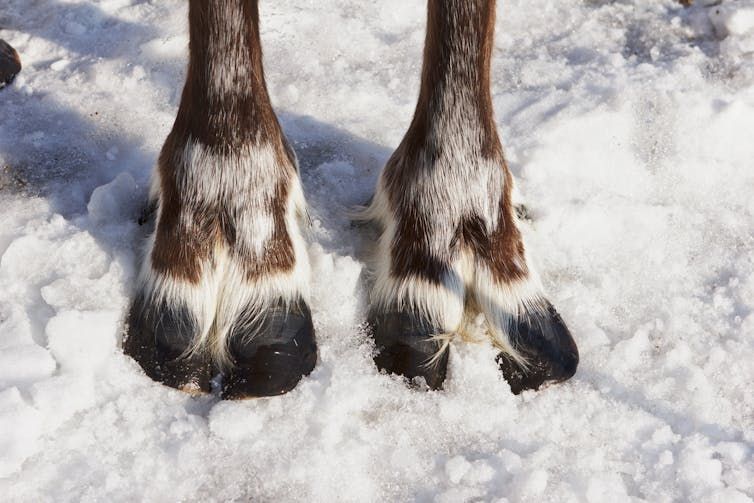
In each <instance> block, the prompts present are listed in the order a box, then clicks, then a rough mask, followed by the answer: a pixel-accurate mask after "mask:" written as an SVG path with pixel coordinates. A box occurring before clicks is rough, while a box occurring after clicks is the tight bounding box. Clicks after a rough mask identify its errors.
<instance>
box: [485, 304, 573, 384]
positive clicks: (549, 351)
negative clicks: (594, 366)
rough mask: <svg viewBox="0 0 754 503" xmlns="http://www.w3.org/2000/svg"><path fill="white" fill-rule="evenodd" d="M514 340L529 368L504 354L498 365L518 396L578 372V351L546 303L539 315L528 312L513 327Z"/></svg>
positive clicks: (499, 356) (561, 321) (561, 319)
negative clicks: (525, 391)
mask: <svg viewBox="0 0 754 503" xmlns="http://www.w3.org/2000/svg"><path fill="white" fill-rule="evenodd" d="M510 337H511V341H512V342H513V345H514V347H515V348H516V349H517V350H518V352H519V353H521V355H522V356H523V357H524V358H526V360H527V362H528V365H527V366H526V367H525V368H524V367H522V366H521V365H519V364H518V363H516V361H515V360H513V359H512V358H510V356H508V355H507V354H505V353H500V354H499V355H498V356H497V362H498V365H499V366H500V370H501V371H502V373H503V376H504V377H505V380H506V381H508V384H510V387H511V391H512V392H513V393H514V394H516V395H518V394H519V393H521V392H522V391H524V390H527V389H533V390H536V389H538V388H539V387H540V386H541V385H542V384H544V383H546V382H562V381H565V380H567V379H570V378H571V377H572V376H573V375H574V374H575V373H576V367H577V366H578V364H579V350H578V348H577V347H576V343H575V342H574V340H573V337H572V336H571V332H569V331H568V327H566V325H565V323H564V322H563V318H561V317H560V315H559V314H558V312H557V311H556V310H555V308H554V307H553V306H552V304H550V303H549V302H547V305H546V308H545V309H544V310H542V311H540V312H532V313H527V314H526V315H525V316H523V317H522V318H520V319H518V320H517V321H516V322H515V323H514V325H513V326H512V328H511V332H510Z"/></svg>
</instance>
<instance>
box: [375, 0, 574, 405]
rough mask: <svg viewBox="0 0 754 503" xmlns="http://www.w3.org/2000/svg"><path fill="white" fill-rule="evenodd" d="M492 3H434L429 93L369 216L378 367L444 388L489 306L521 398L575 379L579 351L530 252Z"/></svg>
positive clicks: (425, 90)
mask: <svg viewBox="0 0 754 503" xmlns="http://www.w3.org/2000/svg"><path fill="white" fill-rule="evenodd" d="M494 23H495V1H494V0H442V1H441V0H429V2H428V17H427V36H426V43H425V49H424V64H423V69H422V81H421V91H420V95H419V102H418V105H417V108H416V112H415V114H414V118H413V121H412V123H411V125H410V127H409V130H408V132H407V133H406V136H405V137H404V139H403V141H402V142H401V144H400V145H399V146H398V148H397V150H396V151H395V153H394V154H393V156H392V157H391V158H390V159H389V161H388V163H387V165H386V167H385V169H384V171H383V173H382V175H381V177H380V179H379V181H378V186H377V191H376V195H375V198H374V200H373V202H372V205H371V206H370V208H369V209H368V212H367V216H368V217H370V218H373V219H375V220H376V221H377V222H379V223H380V224H381V226H382V235H381V238H380V241H379V245H378V248H379V249H378V263H377V265H376V267H375V269H376V270H375V287H374V290H373V292H372V295H371V306H370V312H369V321H370V324H371V326H372V331H373V335H374V338H375V343H376V346H377V356H376V357H375V362H376V363H377V365H378V366H379V367H380V368H382V369H386V370H388V371H390V372H394V373H397V374H401V375H404V376H407V377H423V378H424V379H425V380H426V381H427V384H428V385H429V386H430V387H431V388H433V389H436V388H439V387H440V386H441V385H442V382H443V380H444V379H445V368H446V365H447V359H448V355H447V344H444V341H446V340H447V339H448V337H450V336H452V334H454V333H458V332H459V331H462V330H463V326H462V325H463V323H464V319H467V318H466V317H465V316H464V313H468V312H469V311H473V310H479V311H481V312H482V313H483V314H484V315H485V317H486V320H487V325H488V327H489V332H490V334H491V336H492V338H493V341H494V342H495V344H496V345H497V346H498V347H499V348H500V349H501V355H500V357H499V362H500V367H501V369H502V371H503V373H504V375H505V377H506V379H508V381H509V382H510V383H511V387H512V389H513V390H514V392H518V391H520V390H521V389H526V388H536V387H538V386H539V385H540V384H541V383H543V382H545V381H548V380H556V381H557V380H564V379H567V378H568V377H570V376H571V375H573V372H575V369H576V365H577V362H578V351H577V350H576V346H575V344H574V342H573V339H572V338H571V336H570V333H569V332H568V329H567V328H566V327H565V324H564V323H563V322H562V319H561V318H560V317H559V316H558V315H557V313H556V312H555V310H554V309H553V308H552V306H551V305H550V303H549V302H548V301H547V300H546V298H545V295H544V293H543V290H542V286H541V284H540V282H539V280H538V278H537V275H536V273H535V272H534V271H533V269H532V267H531V263H530V261H529V260H528V259H527V257H526V253H525V248H524V244H523V241H522V238H521V234H520V232H519V231H518V228H517V217H516V215H515V212H514V208H513V204H512V201H511V191H512V185H513V184H512V177H511V175H510V172H509V170H508V168H507V166H506V164H505V159H504V157H503V151H502V147H501V144H500V140H499V137H498V134H497V130H496V127H495V122H494V118H493V111H492V99H491V96H490V57H491V51H492V37H493V34H494Z"/></svg>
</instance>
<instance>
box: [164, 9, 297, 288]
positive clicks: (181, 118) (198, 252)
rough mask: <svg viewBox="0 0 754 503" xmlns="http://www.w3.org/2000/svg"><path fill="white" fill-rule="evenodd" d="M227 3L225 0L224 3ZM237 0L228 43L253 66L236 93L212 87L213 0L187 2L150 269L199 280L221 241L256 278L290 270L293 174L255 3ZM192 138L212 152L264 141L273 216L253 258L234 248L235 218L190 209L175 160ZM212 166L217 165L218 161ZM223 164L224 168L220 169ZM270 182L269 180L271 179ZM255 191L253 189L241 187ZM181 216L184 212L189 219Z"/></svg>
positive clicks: (221, 210)
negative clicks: (237, 30)
mask: <svg viewBox="0 0 754 503" xmlns="http://www.w3.org/2000/svg"><path fill="white" fill-rule="evenodd" d="M223 1H226V0H223ZM227 1H240V5H241V8H242V11H243V16H244V20H243V23H244V28H245V29H244V34H245V35H244V37H243V38H241V39H238V40H230V41H228V43H229V44H232V45H233V46H234V48H236V49H238V48H241V50H243V51H247V54H248V56H249V60H250V61H251V65H249V67H248V68H245V69H244V70H245V75H244V77H245V80H244V82H243V86H240V88H241V89H243V91H242V92H236V93H224V94H219V95H218V94H217V93H213V92H210V87H211V83H210V79H212V77H213V76H212V75H210V74H209V73H210V72H209V71H208V69H209V68H211V65H210V54H209V51H208V47H209V44H210V40H211V39H212V38H213V37H214V40H217V39H219V37H220V35H219V34H218V33H216V32H217V31H220V30H222V29H223V20H222V19H220V16H219V15H218V8H217V5H214V6H213V3H214V2H213V0H191V1H190V4H189V31H190V40H191V42H190V47H189V51H190V59H189V65H188V74H187V78H186V84H185V86H184V89H183V94H182V96H181V104H180V107H179V109H178V114H177V117H176V120H175V124H174V125H173V129H172V131H171V133H170V135H169V136H168V138H167V140H166V142H165V145H164V147H163V149H162V152H161V154H160V158H159V161H158V170H159V174H160V181H161V187H160V190H161V212H160V220H159V222H158V225H157V232H156V237H155V246H154V249H153V252H152V264H153V268H154V269H155V271H157V272H160V273H163V274H167V275H170V276H172V277H175V278H178V279H183V280H186V281H189V282H192V283H197V282H198V281H199V279H200V276H201V267H202V264H203V263H205V262H207V261H210V262H211V259H212V254H213V251H214V249H215V247H216V246H217V245H218V244H224V245H226V246H227V247H229V248H230V249H231V250H232V254H233V255H234V256H235V257H236V258H240V259H241V262H242V264H244V267H245V269H246V273H247V277H248V278H249V279H254V278H257V277H259V276H263V275H265V274H269V273H272V272H276V271H287V270H290V269H292V268H293V265H294V260H295V259H294V253H293V245H292V243H291V239H290V237H289V236H288V234H287V232H286V225H285V202H286V200H287V196H288V190H289V189H288V182H289V181H290V179H291V177H293V176H294V175H295V168H294V166H295V160H294V155H293V152H292V151H291V149H290V148H289V147H288V145H287V144H286V141H285V138H284V136H283V132H282V129H281V127H280V124H279V122H278V120H277V117H276V116H275V113H274V112H273V109H272V105H271V103H270V99H269V95H268V92H267V87H266V85H265V80H264V70H263V67H262V48H261V43H260V38H259V11H258V2H257V0H252V1H241V0H227ZM192 141H193V142H197V143H200V144H201V145H203V147H204V148H205V149H206V150H207V151H209V152H211V153H214V154H216V155H218V156H226V155H229V154H232V153H234V152H238V151H239V150H240V149H241V148H242V147H246V146H257V145H260V144H270V145H272V146H273V148H274V150H275V153H276V157H277V159H278V164H279V165H280V166H281V168H282V169H281V172H280V176H279V179H278V181H277V182H276V190H275V197H274V198H272V199H271V200H270V201H269V203H268V204H269V207H268V208H266V212H267V213H268V214H271V215H272V218H273V221H274V224H275V227H274V228H275V231H274V233H273V236H272V238H271V239H270V240H269V242H268V243H267V246H266V249H265V250H264V253H263V256H262V257H261V258H260V257H255V256H254V255H253V254H252V253H251V252H250V251H249V250H244V249H242V248H241V247H238V246H235V245H236V228H235V221H236V219H235V215H233V214H232V210H231V209H230V208H229V207H226V206H225V205H223V204H222V203H220V205H219V206H217V207H190V206H189V202H188V201H185V200H184V198H182V197H181V193H180V190H179V181H178V180H177V176H179V171H180V170H179V168H178V163H179V162H180V155H181V153H182V149H183V147H184V146H185V145H186V144H187V143H189V142H192ZM218 169H221V167H220V166H218ZM225 169H227V167H225ZM273 183H275V182H273ZM240 190H254V188H253V187H239V191H240ZM187 215H190V216H189V217H187Z"/></svg>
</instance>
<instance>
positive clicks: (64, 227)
mask: <svg viewBox="0 0 754 503" xmlns="http://www.w3.org/2000/svg"><path fill="white" fill-rule="evenodd" d="M185 3H186V2H185V1H183V0H151V1H144V0H101V1H90V2H79V1H73V0H5V1H4V2H3V6H2V7H1V8H0V27H1V28H3V29H2V30H1V31H0V36H1V37H2V38H4V39H6V40H7V41H8V42H9V43H11V44H12V45H14V46H15V47H16V48H17V49H18V51H19V53H20V54H21V57H22V59H23V63H24V70H23V71H22V73H21V74H20V75H19V76H18V78H17V80H16V82H15V83H14V84H13V85H12V86H9V87H8V88H6V89H5V90H3V91H2V92H0V187H2V190H0V205H1V206H0V207H1V208H2V209H1V210H0V211H1V212H2V226H0V494H2V495H3V496H2V497H1V499H2V500H3V501H138V500H143V501H177V500H198V501H221V500H248V499H253V500H256V501H300V500H303V501H406V500H417V501H441V502H445V501H447V502H457V501H469V500H476V501H478V500H484V501H509V502H514V501H569V502H570V501H588V502H603V501H611V502H621V501H651V502H666V501H708V502H720V501H724V502H732V503H735V502H747V501H748V502H751V501H752V498H753V497H754V395H753V394H752V391H751V386H752V385H753V384H754V253H752V252H753V251H754V237H753V236H754V197H752V196H753V195H754V85H753V83H754V1H752V0H723V2H722V3H721V4H720V3H719V2H718V4H717V5H716V4H715V3H714V2H709V1H706V2H705V1H698V2H696V5H695V6H694V7H692V8H690V9H682V8H681V7H680V6H679V5H677V4H676V2H674V1H671V0H622V1H609V0H558V1H552V0H505V1H502V2H501V5H500V6H499V15H498V21H497V27H498V34H497V38H496V42H495V50H494V70H493V71H494V83H493V94H494V102H495V107H496V112H497V120H498V123H499V124H500V128H501V134H502V137H503V142H504V144H505V146H506V149H507V156H508V159H509V160H510V164H511V167H512V169H513V171H514V174H515V175H516V177H517V179H518V181H519V185H520V189H521V191H522V192H523V194H524V196H525V198H526V201H527V204H528V207H529V208H530V211H531V213H532V214H533V217H534V221H533V223H532V225H531V226H530V227H529V228H527V229H525V234H526V239H527V240H528V245H529V247H530V248H531V249H532V250H533V252H534V254H535V256H537V257H538V260H539V266H540V270H541V273H542V275H543V278H544V280H545V282H546V284H547V287H548V289H549V291H550V292H551V297H552V300H553V301H554V302H555V304H556V305H557V306H558V307H559V309H560V311H561V312H562V314H563V316H564V318H565V319H566V320H567V322H568V323H569V325H570V327H571V329H572V331H573V333H574V334H575V337H576V339H577V341H578V343H579V346H580V349H581V355H582V360H581V366H580V368H579V372H578V373H577V374H576V376H575V378H574V379H573V380H572V381H570V382H569V383H566V384H563V385H560V386H553V387H550V388H548V389H545V390H543V391H540V392H537V393H534V392H529V393H525V394H523V395H522V396H518V397H516V396H513V395H512V394H511V393H510V390H509V388H508V386H507V384H506V383H505V382H504V381H503V380H502V379H501V377H500V375H499V373H498V370H497V368H496V366H495V364H494V362H493V357H494V355H495V351H494V350H493V349H492V348H491V347H490V346H489V344H486V343H480V344H465V345H464V344H460V343H459V344H454V345H453V346H452V354H451V366H450V375H449V379H448V381H447V386H446V390H444V391H442V392H428V393H425V392H418V391H414V390H410V389H408V388H407V387H405V386H404V385H403V384H402V383H401V382H400V381H399V380H397V379H395V378H391V377H387V376H384V375H380V374H378V372H377V371H376V370H375V368H374V366H373V364H372V361H371V358H370V351H371V348H370V345H369V342H368V340H367V338H366V337H365V336H364V334H363V333H362V332H360V331H359V329H358V327H359V324H360V323H361V322H362V320H363V317H364V297H365V292H364V287H363V283H362V280H361V277H360V276H361V274H362V271H363V269H364V263H363V260H364V251H365V250H366V249H368V248H369V246H370V245H371V244H372V240H373V236H370V235H369V234H368V233H367V232H366V231H364V230H363V229H360V228H358V227H354V226H351V224H350V222H349V220H348V216H347V211H346V210H347V209H348V208H349V207H351V206H352V205H354V204H358V203H362V202H364V201H365V200H366V199H367V198H368V197H369V196H370V194H371V191H372V188H373V186H374V182H375V179H376V177H377V174H378V172H379V170H380V169H381V167H382V165H383V163H384V162H385V160H386V159H387V157H388V155H389V154H390V152H391V149H393V148H394V147H395V146H396V144H397V143H398V142H399V141H400V138H401V136H402V135H403V132H404V131H405V129H406V127H407V125H408V123H409V121H410V119H411V114H412V112H413V107H414V104H415V99H416V96H417V93H418V73H419V69H420V57H421V49H422V43H423V36H424V35H423V30H424V2H423V1H421V0H381V1H380V2H359V1H355V0H310V1H300V0H296V1H294V0H286V1H271V0H268V1H265V2H263V4H262V19H263V41H264V44H265V50H266V54H265V57H266V72H267V77H268V83H269V87H270V91H271V95H272V99H273V102H274V104H275V106H276V109H277V110H278V112H279V115H280V117H281V121H282V123H283V126H284V128H285V130H286V132H287V134H288V135H289V137H290V138H291V140H292V141H293V143H294V145H295V148H296V150H297V152H298V154H299V157H300V160H301V163H302V176H303V181H304V185H305V188H306V192H307V196H308V199H309V202H310V206H311V211H312V214H313V223H314V225H313V228H312V232H311V242H312V244H311V246H310V253H311V256H312V263H313V275H314V278H315V282H314V285H313V287H314V300H313V306H312V307H313V312H314V319H315V324H316V328H317V331H318V337H319V345H320V362H319V364H318V366H317V368H316V370H315V371H314V373H313V374H312V375H311V377H310V378H308V379H305V380H304V381H303V382H302V383H301V385H300V386H299V387H298V388H297V389H296V390H295V391H294V392H292V393H290V394H289V395H287V396H283V397H280V398H273V399H261V400H254V401H247V402H240V403H236V402H233V403H228V402H222V401H219V400H218V399H217V397H213V396H210V397H203V398H190V397H188V396H186V395H183V394H181V393H180V392H177V391H174V390H171V389H167V388H165V387H162V386H160V385H157V384H154V383H152V382H151V381H150V380H149V379H147V378H146V377H145V376H144V375H143V374H142V373H141V371H140V370H139V368H138V366H137V365H136V364H135V363H134V362H133V361H130V360H129V359H128V358H126V357H125V356H123V355H122V354H121V353H120V351H119V348H118V346H119V337H120V333H121V330H122V322H123V317H124V313H125V311H126V309H127V305H128V300H129V296H130V295H131V293H132V292H131V289H132V286H133V284H134V276H135V270H136V264H137V261H138V254H139V249H140V245H141V242H142V239H143V237H144V234H145V230H144V229H143V228H142V227H140V226H139V225H138V224H137V223H136V219H137V218H138V216H139V212H140V211H141V207H142V205H143V203H144V201H145V197H146V190H147V183H148V177H149V172H150V170H151V166H152V164H153V162H154V160H155V158H156V156H157V153H158V150H159V148H160V146H161V143H162V141H163V139H164V137H165V136H166V134H167V133H168V131H169V128H170V126H171V125H172V120H173V118H174V114H175V111H176V107H177V104H178V99H179V93H180V88H181V84H182V79H183V74H184V67H185V58H186V47H187V32H186V22H185V18H186V7H185Z"/></svg>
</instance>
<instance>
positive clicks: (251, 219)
mask: <svg viewBox="0 0 754 503" xmlns="http://www.w3.org/2000/svg"><path fill="white" fill-rule="evenodd" d="M176 161H177V162H178V164H177V172H176V178H177V179H178V180H180V181H181V183H180V184H179V187H180V188H179V190H180V197H181V199H182V200H183V201H184V203H185V204H184V207H185V213H184V214H182V215H181V218H189V219H190V218H192V215H191V212H192V211H195V209H196V208H199V207H202V206H204V205H209V206H212V205H214V204H216V203H218V202H219V201H222V202H223V204H224V205H225V206H226V207H229V208H230V209H231V211H232V213H233V215H235V222H234V225H235V228H236V232H237V236H236V237H237V241H236V243H235V248H236V250H238V249H243V250H244V251H245V252H247V253H248V252H250V253H251V256H253V257H261V256H262V254H263V253H264V250H265V248H266V246H267V244H268V242H269V238H270V236H271V235H272V230H273V229H272V226H273V219H272V216H271V214H270V212H269V207H270V206H269V205H270V202H271V200H272V198H273V197H275V186H276V184H277V183H278V182H279V181H280V179H281V177H287V178H288V182H287V183H288V189H289V190H288V200H287V201H286V202H285V208H286V218H285V224H286V232H287V233H288V235H289V237H290V238H291V241H292V244H293V251H294V258H295V265H294V268H293V270H291V271H284V272H279V273H274V274H271V275H266V276H264V277H261V278H258V279H255V280H253V281H249V280H248V279H247V275H246V271H245V269H244V267H243V264H241V263H239V261H238V260H237V258H236V257H235V256H234V254H233V251H234V250H232V249H229V247H228V246H227V245H226V244H224V243H217V245H216V247H215V250H214V251H213V253H212V254H211V256H210V257H209V258H208V260H207V261H206V262H205V263H204V264H202V268H201V274H200V280H199V282H198V283H197V284H192V283H190V282H188V281H185V280H181V279H176V278H174V277H172V276H167V275H165V274H160V273H156V272H155V270H154V268H153V267H152V263H151V252H152V249H153V247H154V239H155V237H154V235H153V236H151V237H150V239H149V240H148V243H147V256H146V260H145V261H144V265H143V268H142V272H141V285H142V288H143V291H144V292H145V293H146V294H147V298H148V301H149V302H152V303H156V302H160V301H166V302H167V303H168V305H173V306H179V305H182V306H185V307H186V308H188V310H189V311H190V312H191V314H192V316H193V318H194V322H195V323H196V327H197V328H198V330H197V333H196V335H195V338H194V340H193V344H192V347H191V348H190V350H189V351H190V352H195V351H199V350H201V349H203V348H205V347H207V348H208V349H209V350H210V352H211V353H212V355H213V357H214V358H215V361H217V362H218V363H220V364H221V365H229V364H230V363H231V359H230V356H229V354H228V335H229V333H230V330H231V329H232V328H233V325H234V324H235V323H236V322H237V321H238V319H239V316H240V315H241V314H243V313H247V314H248V313H249V312H252V313H259V315H260V316H263V315H264V312H265V311H266V309H267V308H268V307H270V306H271V305H272V304H273V303H275V302H277V301H278V300H283V301H284V302H292V301H294V300H296V299H299V298H303V299H304V300H307V299H308V296H309V260H308V254H307V248H306V243H305V242H304V240H303V237H302V232H301V227H300V225H301V224H300V222H301V220H302V217H303V216H304V215H305V206H306V203H305V201H304V195H303V190H302V188H301V183H300V180H299V178H298V175H297V174H296V168H295V166H293V165H287V166H280V163H279V161H278V158H277V157H276V155H275V152H274V150H273V148H272V147H271V146H269V145H261V146H257V147H253V148H252V147H248V148H247V149H245V151H243V152H239V153H233V154H231V155H222V156H220V155H215V154H212V153H211V152H210V151H208V150H207V149H206V148H204V147H203V146H202V145H200V144H198V143H195V142H190V143H189V144H187V145H186V147H185V148H184V149H183V151H182V152H181V154H180V159H176ZM156 176H159V174H157V175H156ZM159 212H160V209H159V206H158V216H157V218H158V221H159V218H160V214H159Z"/></svg>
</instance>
